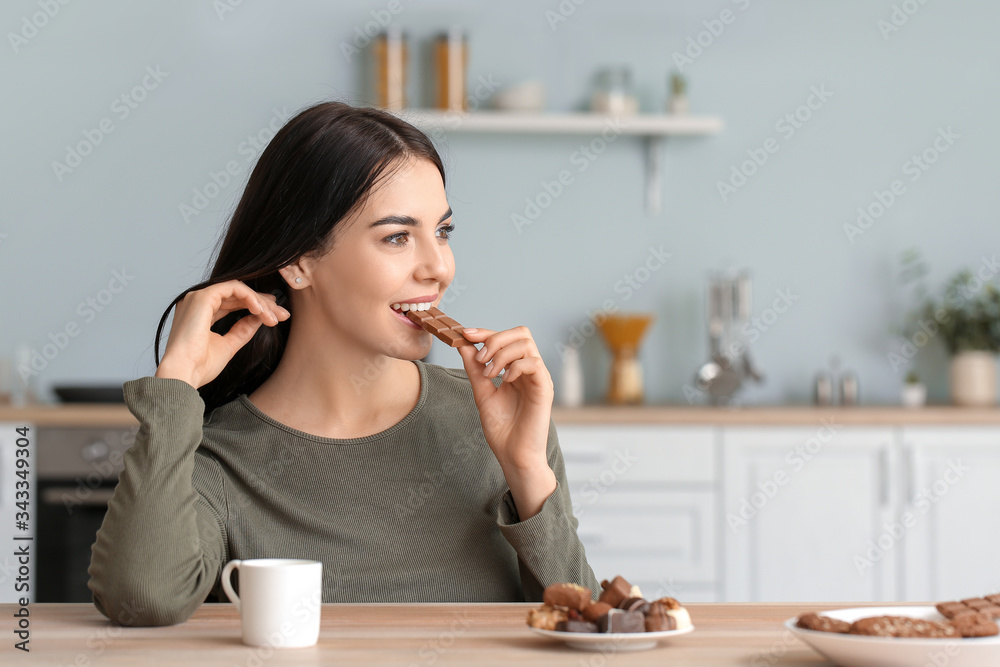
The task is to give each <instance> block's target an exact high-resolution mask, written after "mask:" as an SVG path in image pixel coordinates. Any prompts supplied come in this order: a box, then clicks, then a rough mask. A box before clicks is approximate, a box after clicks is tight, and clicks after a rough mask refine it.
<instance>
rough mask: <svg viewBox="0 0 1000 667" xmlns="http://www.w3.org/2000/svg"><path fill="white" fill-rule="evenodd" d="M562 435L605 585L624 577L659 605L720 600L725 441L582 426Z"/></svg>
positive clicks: (703, 432)
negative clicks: (721, 445)
mask: <svg viewBox="0 0 1000 667" xmlns="http://www.w3.org/2000/svg"><path fill="white" fill-rule="evenodd" d="M558 433H559V442H560V446H561V448H562V451H563V458H564V459H565V462H566V477H567V479H568V481H569V485H570V495H571V497H572V499H573V512H574V514H575V515H576V517H577V518H578V519H579V521H580V526H579V530H578V533H579V535H580V540H581V541H582V542H583V544H584V547H585V548H586V550H587V559H588V561H589V562H590V565H591V567H593V569H594V573H595V574H596V575H597V577H598V579H610V578H611V577H613V576H614V575H616V574H621V575H622V576H624V577H625V578H626V579H628V580H629V581H631V582H632V583H633V584H636V585H638V586H639V587H640V588H641V589H642V591H643V594H644V595H646V596H647V597H649V598H651V599H652V598H655V597H662V596H664V595H672V596H674V597H678V598H681V599H684V600H687V601H713V600H716V599H718V593H719V587H718V582H719V562H718V553H717V551H718V547H717V545H718V538H717V522H716V515H717V508H716V506H717V497H718V485H717V482H718V473H717V467H716V462H717V460H718V458H717V447H718V444H717V439H718V436H717V431H716V430H715V429H713V428H711V427H665V426H640V425H630V426H603V425H602V426H583V425H574V426H560V427H559V429H558Z"/></svg>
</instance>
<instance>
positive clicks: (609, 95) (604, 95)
mask: <svg viewBox="0 0 1000 667" xmlns="http://www.w3.org/2000/svg"><path fill="white" fill-rule="evenodd" d="M590 110H591V111H594V112H595V113H606V114H611V115H614V116H617V115H620V114H630V113H636V112H637V111H638V110H639V101H638V99H637V98H636V96H635V93H634V92H633V90H632V72H631V70H630V69H629V68H628V67H624V66H622V67H608V68H605V69H602V70H600V71H599V72H598V73H597V79H596V85H595V87H594V92H593V94H592V95H591V98H590Z"/></svg>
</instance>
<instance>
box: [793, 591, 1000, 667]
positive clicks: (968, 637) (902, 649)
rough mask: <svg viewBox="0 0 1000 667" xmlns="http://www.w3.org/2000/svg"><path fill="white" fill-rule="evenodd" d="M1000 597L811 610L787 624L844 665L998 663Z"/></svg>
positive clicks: (974, 666) (967, 666)
mask: <svg viewBox="0 0 1000 667" xmlns="http://www.w3.org/2000/svg"><path fill="white" fill-rule="evenodd" d="M998 618H1000V595H988V596H986V597H982V598H968V599H965V600H960V601H954V602H941V603H938V604H937V605H936V606H934V607H918V606H913V607H856V608H852V609H834V610H830V611H823V612H810V613H806V614H802V615H801V616H799V617H797V618H790V619H788V620H787V621H785V627H786V628H788V629H789V630H791V631H792V632H793V633H794V634H795V636H797V637H798V638H799V639H801V640H802V641H804V642H805V643H806V644H808V645H809V646H811V647H812V648H813V649H814V650H816V651H817V652H818V653H820V654H822V655H823V656H825V657H826V658H828V659H830V660H831V661H833V662H835V663H836V664H838V665H841V666H842V667H910V666H912V665H948V667H987V666H988V667H996V665H1000V627H998V626H997V623H996V619H998Z"/></svg>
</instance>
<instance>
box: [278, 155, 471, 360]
mask: <svg viewBox="0 0 1000 667" xmlns="http://www.w3.org/2000/svg"><path fill="white" fill-rule="evenodd" d="M451 229H452V227H451V208H450V207H449V206H448V199H447V197H446V196H445V191H444V183H443V182H442V180H441V174H440V172H438V170H437V167H435V166H434V164H433V163H431V162H429V161H427V160H423V159H415V160H410V161H408V162H407V163H405V164H403V165H402V166H401V167H400V168H399V169H398V170H397V171H396V173H395V174H393V175H392V176H391V177H390V178H389V179H387V180H386V181H384V182H383V184H382V185H381V186H379V187H377V188H376V190H375V191H374V192H372V194H371V196H370V197H369V198H368V201H367V202H366V204H365V206H364V207H363V208H362V209H361V210H359V211H358V212H357V213H356V214H354V215H352V216H350V217H349V218H347V219H345V220H343V221H342V222H341V223H339V224H338V227H337V229H336V232H335V234H334V241H333V249H332V250H331V251H330V252H329V253H327V254H326V255H324V256H323V257H321V258H319V259H317V260H313V261H312V262H311V263H310V264H309V265H308V266H309V268H310V271H309V276H308V284H307V287H308V289H305V290H302V291H303V292H306V293H308V294H306V295H304V296H306V297H307V301H308V302H309V303H307V304H306V307H307V308H308V309H309V310H310V311H312V312H310V313H309V315H308V319H309V320H312V321H313V322H315V323H316V324H318V325H319V329H320V331H331V330H332V331H334V332H336V334H335V335H337V337H338V338H341V337H343V338H344V340H342V342H343V343H347V344H348V345H349V346H350V347H356V348H358V349H359V350H360V351H362V353H364V352H366V351H370V352H374V353H377V354H384V355H386V356H390V357H395V358H398V359H420V358H422V357H424V356H425V355H426V354H427V352H428V351H429V350H430V347H431V336H430V334H428V333H426V332H425V331H424V330H423V329H421V328H420V327H419V326H418V325H416V324H414V323H413V322H411V321H410V320H409V319H408V318H407V317H406V316H405V315H404V314H402V311H400V310H394V309H393V308H392V305H393V304H398V303H411V302H417V301H420V302H430V303H431V304H432V305H434V306H436V305H438V303H439V302H440V300H441V297H442V295H443V294H444V291H445V289H446V288H447V287H448V285H449V284H451V281H452V279H453V278H454V277H455V258H454V256H453V255H452V252H451V247H450V246H449V245H448V236H449V233H450V231H451ZM290 284H292V285H294V284H295V283H294V278H292V279H291V281H290ZM313 314H315V315H316V316H317V318H319V320H320V321H316V319H317V318H314V317H313ZM296 316H299V313H296ZM300 319H301V318H300ZM351 343H353V345H351Z"/></svg>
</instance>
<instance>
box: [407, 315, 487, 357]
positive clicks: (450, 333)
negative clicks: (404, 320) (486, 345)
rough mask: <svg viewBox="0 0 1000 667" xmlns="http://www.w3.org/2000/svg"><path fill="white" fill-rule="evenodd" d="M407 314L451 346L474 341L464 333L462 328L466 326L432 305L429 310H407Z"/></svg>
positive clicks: (425, 329) (469, 343)
mask: <svg viewBox="0 0 1000 667" xmlns="http://www.w3.org/2000/svg"><path fill="white" fill-rule="evenodd" d="M406 316H407V317H408V318H410V320H412V321H413V322H416V323H417V324H419V325H420V326H422V327H423V328H424V331H428V332H430V333H432V334H434V335H435V336H437V338H438V340H441V341H442V342H445V343H447V344H448V345H450V346H451V347H459V346H461V345H472V344H473V343H472V341H470V340H468V339H467V338H466V337H465V336H464V335H462V329H464V328H465V327H463V326H462V325H461V324H459V323H458V322H456V321H455V320H453V319H451V318H450V317H448V316H447V315H445V314H444V313H442V312H441V311H440V310H438V309H437V308H433V307H432V308H428V309H427V310H408V311H406Z"/></svg>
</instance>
